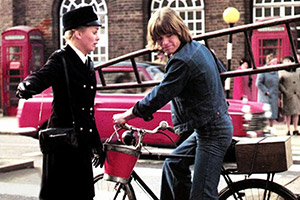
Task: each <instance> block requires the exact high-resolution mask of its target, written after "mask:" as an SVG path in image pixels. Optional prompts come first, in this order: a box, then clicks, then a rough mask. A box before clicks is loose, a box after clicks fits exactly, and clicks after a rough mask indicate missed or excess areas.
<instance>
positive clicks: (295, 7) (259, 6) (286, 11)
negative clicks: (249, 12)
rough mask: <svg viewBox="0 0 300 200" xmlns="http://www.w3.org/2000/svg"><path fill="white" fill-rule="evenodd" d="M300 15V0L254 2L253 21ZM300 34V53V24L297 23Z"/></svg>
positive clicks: (255, 0)
mask: <svg viewBox="0 0 300 200" xmlns="http://www.w3.org/2000/svg"><path fill="white" fill-rule="evenodd" d="M299 14H300V1H299V0H254V1H253V21H254V22H255V21H257V20H260V19H263V18H266V17H276V16H278V17H284V16H295V15H299ZM296 25H297V32H298V52H299V51H300V22H298V23H296Z"/></svg>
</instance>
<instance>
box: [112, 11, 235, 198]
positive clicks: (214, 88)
mask: <svg viewBox="0 0 300 200" xmlns="http://www.w3.org/2000/svg"><path fill="white" fill-rule="evenodd" d="M147 40H148V47H149V48H150V49H155V48H161V49H162V50H163V51H164V52H165V53H166V54H167V55H168V57H169V61H168V63H167V64H166V74H165V76H164V79H163V80H162V81H161V83H160V84H159V85H158V86H156V87H154V89H153V90H152V92H151V93H149V94H148V95H147V96H146V97H145V98H144V99H142V100H141V101H139V102H137V103H136V104H135V106H134V107H133V108H131V109H129V110H127V111H126V112H125V113H120V114H116V115H114V116H113V120H114V123H116V124H123V123H125V122H126V121H128V120H130V119H132V118H134V117H141V118H143V119H144V120H146V121H149V120H151V119H152V118H153V116H152V114H153V113H154V112H156V111H157V110H158V109H160V108H161V107H163V106H164V105H165V104H167V103H168V102H169V101H172V108H171V112H172V121H173V124H174V128H175V132H176V133H183V132H188V131H193V133H192V134H191V136H190V137H188V138H187V139H186V140H185V141H183V143H181V144H180V145H179V146H178V147H177V148H176V149H175V150H174V151H173V153H172V154H180V155H195V160H186V159H177V158H168V159H166V160H165V162H164V165H163V174H162V183H161V196H160V200H170V199H180V200H185V199H215V200H217V199H218V191H217V186H218V183H219V179H220V173H221V167H222V164H223V158H224V155H225V153H226V150H227V148H228V146H229V145H230V143H231V139H232V134H233V127H232V122H231V119H230V117H229V115H228V112H227V109H228V104H227V102H226V99H225V96H224V91H223V86H222V82H221V79H220V74H219V70H218V66H217V63H216V60H215V59H214V56H213V55H212V53H211V52H210V50H209V49H207V48H206V47H205V46H204V45H202V44H200V43H199V42H197V41H194V40H192V36H191V34H190V31H189V30H188V27H187V26H186V25H185V23H184V22H183V20H182V19H181V17H180V16H179V15H178V14H177V13H176V12H175V11H174V10H173V9H171V8H168V7H164V8H162V9H159V10H157V11H156V12H155V13H154V15H152V17H151V19H150V20H149V23H148V35H147ZM219 65H221V64H220V63H219ZM222 69H223V68H222ZM193 164H194V174H193V178H192V176H191V170H190V166H191V165H193Z"/></svg>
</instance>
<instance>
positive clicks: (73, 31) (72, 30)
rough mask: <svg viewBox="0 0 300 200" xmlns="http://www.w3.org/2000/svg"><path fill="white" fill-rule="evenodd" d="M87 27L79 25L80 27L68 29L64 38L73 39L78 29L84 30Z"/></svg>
mask: <svg viewBox="0 0 300 200" xmlns="http://www.w3.org/2000/svg"><path fill="white" fill-rule="evenodd" d="M85 28H86V26H79V27H77V28H75V29H71V30H67V31H66V32H65V34H64V39H65V40H66V41H71V39H72V37H73V36H74V33H75V31H76V30H78V31H84V30H85Z"/></svg>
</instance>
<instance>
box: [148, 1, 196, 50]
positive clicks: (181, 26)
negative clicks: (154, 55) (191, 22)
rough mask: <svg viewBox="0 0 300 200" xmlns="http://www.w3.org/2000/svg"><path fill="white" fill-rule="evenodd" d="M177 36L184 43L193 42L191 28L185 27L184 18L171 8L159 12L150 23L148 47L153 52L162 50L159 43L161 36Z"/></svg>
mask: <svg viewBox="0 0 300 200" xmlns="http://www.w3.org/2000/svg"><path fill="white" fill-rule="evenodd" d="M167 34H171V35H177V36H178V38H179V40H180V41H181V42H182V43H188V42H191V41H192V35H191V33H190V31H189V28H188V27H187V26H186V25H185V23H184V22H183V20H182V18H181V17H180V16H179V15H178V14H177V13H176V12H175V11H174V10H173V9H172V8H169V7H164V8H161V9H159V10H157V11H156V12H155V13H154V14H153V15H152V17H151V18H150V20H149V22H148V34H147V41H148V45H147V47H148V48H149V49H151V50H153V49H160V48H161V47H160V46H159V45H158V44H157V41H158V40H159V38H160V37H161V35H167Z"/></svg>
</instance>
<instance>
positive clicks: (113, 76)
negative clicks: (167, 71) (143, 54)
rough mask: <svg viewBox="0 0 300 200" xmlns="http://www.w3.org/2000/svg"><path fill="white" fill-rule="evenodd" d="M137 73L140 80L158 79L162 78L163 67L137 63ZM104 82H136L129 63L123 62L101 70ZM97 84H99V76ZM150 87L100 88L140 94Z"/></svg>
mask: <svg viewBox="0 0 300 200" xmlns="http://www.w3.org/2000/svg"><path fill="white" fill-rule="evenodd" d="M137 67H138V71H139V75H140V78H141V80H142V81H152V80H155V81H159V80H162V79H163V76H164V73H163V67H162V66H161V65H156V64H148V63H147V64H145V63H137ZM102 72H103V76H104V79H105V82H106V84H107V85H109V84H117V83H136V82H137V80H136V77H135V74H134V71H133V68H132V65H131V63H123V64H118V65H113V66H109V67H107V68H103V70H102ZM97 81H98V84H100V85H101V83H100V80H99V78H97ZM151 89H152V87H147V88H122V89H110V90H102V91H101V93H125V94H126V93H127V94H142V93H148V92H149V91H151Z"/></svg>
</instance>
